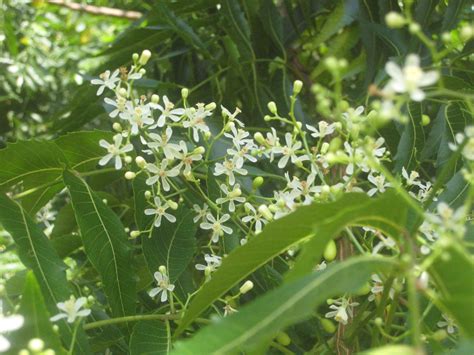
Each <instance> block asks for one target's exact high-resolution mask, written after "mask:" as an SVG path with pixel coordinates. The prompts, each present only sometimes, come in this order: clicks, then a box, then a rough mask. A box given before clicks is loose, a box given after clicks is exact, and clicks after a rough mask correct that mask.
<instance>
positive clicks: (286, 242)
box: [177, 191, 407, 334]
mask: <svg viewBox="0 0 474 355" xmlns="http://www.w3.org/2000/svg"><path fill="white" fill-rule="evenodd" d="M406 210H407V207H406V205H405V203H404V201H403V200H401V199H400V197H398V196H397V195H396V193H395V192H394V191H388V192H387V193H385V194H384V195H382V196H381V197H379V198H376V199H371V198H369V197H368V196H367V195H365V194H359V193H349V194H345V195H344V196H343V197H342V198H340V199H339V200H337V201H335V202H331V203H322V204H313V205H310V206H303V207H300V208H299V209H298V210H296V211H295V212H294V213H292V214H290V215H288V216H285V217H283V218H281V219H278V220H276V221H274V222H272V223H269V224H268V225H267V226H266V227H265V228H264V230H263V231H262V233H261V234H259V235H258V237H256V238H253V239H251V240H250V241H249V242H248V243H247V244H245V245H243V246H242V247H240V248H237V249H235V250H234V251H232V252H231V253H230V254H229V255H228V256H227V257H226V258H225V259H224V260H223V263H222V265H221V267H220V268H219V269H218V270H217V271H216V272H215V273H214V274H213V276H212V279H211V280H210V281H209V282H207V283H206V284H205V285H204V286H203V287H202V289H201V291H200V292H199V293H198V294H197V295H196V296H195V298H194V299H193V300H192V301H191V303H190V305H189V307H188V310H187V312H186V314H185V316H184V318H183V320H182V321H181V324H180V326H179V327H178V330H177V333H178V334H179V333H180V332H182V331H183V330H184V329H185V328H186V327H187V326H188V325H189V324H190V323H191V322H192V321H193V320H194V319H195V318H196V317H197V316H198V315H199V314H200V313H201V312H203V311H204V310H205V309H207V308H208V307H209V306H210V305H211V304H212V303H213V302H214V301H215V300H216V299H217V298H218V297H220V296H221V295H223V294H224V293H225V292H226V291H228V290H229V289H230V288H231V287H232V286H234V285H235V284H236V283H237V282H239V281H240V280H242V279H244V278H245V277H246V276H247V275H249V274H250V273H252V272H253V271H255V270H256V269H258V268H259V267H261V266H263V265H264V264H265V263H267V262H268V261H270V260H271V259H272V258H274V257H276V256H277V255H279V254H281V253H282V252H284V251H285V250H287V249H288V248H290V247H291V246H292V245H295V244H297V243H300V242H301V241H303V240H307V239H310V238H311V237H313V233H314V231H315V230H318V227H319V228H320V230H321V231H322V232H323V233H320V234H318V235H317V236H316V237H315V238H313V240H314V241H316V242H315V243H316V245H317V248H319V249H318V250H314V249H313V248H311V249H308V252H307V253H306V256H305V257H304V258H303V259H302V261H298V262H299V263H300V266H299V267H296V268H295V269H293V270H296V271H294V274H293V275H294V276H295V278H296V277H298V276H301V274H299V272H301V270H303V271H304V272H306V271H307V267H308V263H309V264H311V263H312V265H313V266H314V265H315V262H314V259H319V257H320V255H321V254H322V252H323V248H324V246H325V245H326V244H327V242H328V241H329V240H330V238H332V237H334V234H335V233H336V232H338V231H339V230H341V229H342V228H344V226H346V225H350V224H356V225H364V226H373V227H375V228H379V229H382V230H383V231H384V232H386V233H388V234H390V235H394V236H396V235H397V234H398V232H399V231H400V229H402V228H403V225H404V220H405V217H406ZM397 224H400V227H398V226H397ZM327 226H329V227H330V228H327Z"/></svg>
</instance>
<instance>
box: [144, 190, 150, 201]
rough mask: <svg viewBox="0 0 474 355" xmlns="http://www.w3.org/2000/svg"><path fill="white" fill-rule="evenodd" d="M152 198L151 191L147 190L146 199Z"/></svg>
mask: <svg viewBox="0 0 474 355" xmlns="http://www.w3.org/2000/svg"><path fill="white" fill-rule="evenodd" d="M150 198H151V191H149V190H147V191H145V199H147V200H149V199H150Z"/></svg>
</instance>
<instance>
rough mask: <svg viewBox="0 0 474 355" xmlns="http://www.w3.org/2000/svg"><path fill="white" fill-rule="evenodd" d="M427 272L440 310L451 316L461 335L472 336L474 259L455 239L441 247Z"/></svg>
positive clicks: (473, 328)
mask: <svg viewBox="0 0 474 355" xmlns="http://www.w3.org/2000/svg"><path fill="white" fill-rule="evenodd" d="M428 272H429V273H430V275H431V276H432V277H433V279H434V281H435V283H436V286H437V289H438V290H439V293H440V296H441V297H440V302H441V305H442V308H444V309H442V310H443V311H444V310H445V311H447V312H448V313H449V315H450V316H452V317H453V318H454V320H455V321H456V324H457V325H458V326H459V327H460V328H461V329H462V330H463V331H464V332H465V334H466V335H467V336H468V337H470V338H474V307H472V292H473V284H472V275H474V261H473V260H472V257H471V256H470V255H469V254H467V253H466V251H465V250H464V249H463V248H462V247H461V246H460V245H459V244H457V243H456V242H454V241H453V242H452V244H451V245H450V246H449V247H447V248H446V249H445V250H443V253H442V255H441V256H440V257H438V258H437V259H436V261H435V262H433V264H432V265H431V267H430V268H429V270H428Z"/></svg>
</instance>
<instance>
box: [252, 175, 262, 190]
mask: <svg viewBox="0 0 474 355" xmlns="http://www.w3.org/2000/svg"><path fill="white" fill-rule="evenodd" d="M264 181H265V180H264V179H263V177H261V176H257V177H256V178H255V179H253V181H252V188H253V189H254V190H256V189H258V188H259V187H260V186H262V185H263V182H264Z"/></svg>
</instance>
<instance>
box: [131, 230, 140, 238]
mask: <svg viewBox="0 0 474 355" xmlns="http://www.w3.org/2000/svg"><path fill="white" fill-rule="evenodd" d="M139 236H140V231H131V232H130V238H132V239H135V238H137V237H139Z"/></svg>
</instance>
